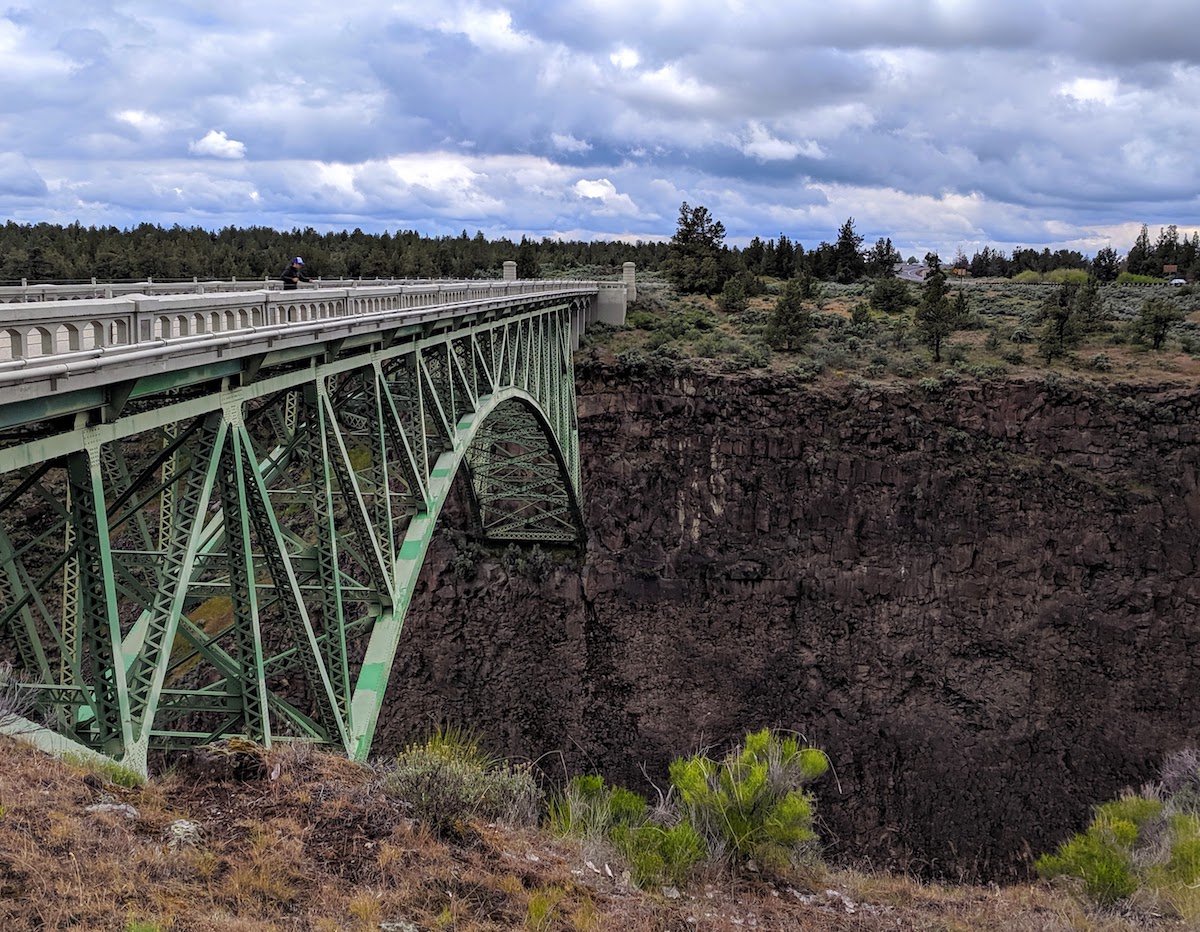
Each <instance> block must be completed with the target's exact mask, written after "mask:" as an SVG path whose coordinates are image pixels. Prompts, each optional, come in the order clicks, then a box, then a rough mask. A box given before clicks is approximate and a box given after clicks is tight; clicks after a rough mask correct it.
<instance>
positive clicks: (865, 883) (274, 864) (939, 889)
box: [0, 738, 1184, 932]
mask: <svg viewBox="0 0 1200 932" xmlns="http://www.w3.org/2000/svg"><path fill="white" fill-rule="evenodd" d="M0 759H2V760H3V763H2V764H0V929H3V930H6V932H8V930H12V932H20V930H26V929H28V930H33V929H38V930H67V929H70V930H81V932H82V930H86V932H106V930H114V932H167V930H170V932H218V930H220V932H266V930H277V929H287V930H322V932H326V930H327V932H333V930H379V929H381V928H388V927H389V925H388V924H391V925H390V927H391V928H397V929H399V928H406V926H404V925H402V923H408V924H411V925H410V926H408V927H411V928H416V929H419V930H442V929H445V930H461V932H484V930H509V929H526V930H545V932H561V930H578V932H592V930H630V932H651V930H666V929H680V930H682V929H699V930H706V932H723V930H744V929H747V928H757V929H776V930H795V932H818V930H821V932H824V930H833V929H837V930H862V932H874V930H884V929H891V930H895V929H902V930H930V932H933V930H938V932H955V930H974V929H985V930H986V929H995V930H1001V929H1003V930H1015V932H1035V930H1037V932H1055V930H1063V932H1065V930H1075V932H1080V930H1095V932H1132V930H1135V929H1163V930H1165V929H1173V928H1184V926H1183V925H1182V924H1179V923H1175V924H1172V923H1170V922H1168V921H1167V920H1160V919H1154V918H1153V917H1150V916H1147V915H1142V916H1137V917H1132V916H1126V917H1123V916H1120V915H1116V914H1102V913H1096V912H1089V911H1087V910H1086V909H1085V908H1084V907H1083V906H1081V905H1080V904H1079V903H1078V902H1076V901H1075V900H1074V899H1072V898H1071V896H1070V895H1069V894H1068V893H1066V892H1062V891H1059V890H1057V889H1054V888H1052V887H1050V886H1048V885H1045V884H1039V885H1029V886H1013V887H1006V888H996V887H981V886H938V885H933V884H924V883H920V882H918V881H916V880H913V879H911V878H908V877H904V876H896V875H893V874H889V873H886V872H881V871H863V870H850V869H838V870H833V869H830V870H828V871H824V872H817V873H810V874H809V875H807V876H799V875H797V876H795V877H793V878H791V879H790V880H789V881H787V882H776V883H775V884H773V885H772V884H771V883H768V882H766V881H763V880H755V879H751V880H744V879H735V878H730V877H728V876H722V875H720V874H713V875H710V876H708V877H705V878H701V879H700V880H698V881H697V882H696V883H695V884H694V885H693V887H692V888H690V889H687V890H684V891H682V892H681V894H680V895H679V896H678V897H677V898H674V897H672V898H668V897H666V896H664V895H662V893H661V891H636V890H630V889H629V887H628V885H627V884H626V883H624V882H623V881H622V868H621V865H619V864H609V863H606V862H605V861H600V862H596V861H594V860H592V854H593V853H592V852H587V851H585V850H584V849H583V848H582V847H581V846H577V845H573V844H572V843H570V842H564V841H555V840H553V839H551V838H549V837H548V836H546V835H544V834H542V833H539V832H537V831H534V830H517V829H508V828H502V827H499V826H496V825H476V826H474V830H473V831H472V832H470V833H469V837H468V838H465V839H464V840H462V841H461V842H460V843H458V844H455V845H449V844H445V843H443V842H441V841H439V840H437V839H436V838H435V837H434V836H433V835H432V834H431V833H430V832H428V831H426V830H424V829H423V828H422V827H421V826H420V825H417V824H415V823H414V822H412V821H411V820H410V819H409V818H408V817H407V815H406V812H405V808H404V806H403V804H402V803H401V802H399V801H397V800H394V799H391V798H389V797H388V796H387V795H386V794H385V793H384V792H383V790H382V788H381V782H382V781H381V780H380V778H379V776H378V774H376V773H374V772H372V771H371V770H369V769H367V768H363V767H359V766H357V765H354V764H352V763H349V762H347V761H345V760H343V759H340V758H337V757H331V756H328V755H325V754H321V753H316V752H313V751H311V750H309V749H307V748H304V747H286V746H285V747H282V748H279V749H277V750H273V751H271V752H267V753H265V754H264V753H259V752H255V751H252V750H241V751H237V752H235V753H229V754H226V755H197V756H196V757H195V758H194V759H191V760H185V761H181V762H180V763H179V765H178V766H177V767H176V769H174V770H173V771H172V772H170V773H168V774H167V775H165V776H163V777H161V778H157V779H154V780H152V781H150V782H149V783H148V784H147V785H146V786H143V787H138V788H124V787H120V786H116V785H114V784H111V783H106V782H105V781H104V779H103V778H102V777H100V776H98V775H96V774H94V773H90V772H88V771H87V770H84V769H80V768H79V767H77V766H74V765H71V764H67V763H64V762H61V761H57V760H53V759H50V758H47V757H45V756H43V755H42V754H40V753H39V752H36V751H34V750H32V749H31V748H28V747H26V746H24V745H22V744H19V743H17V742H15V741H13V740H12V739H9V738H0ZM97 803H109V804H111V805H110V807H109V808H108V809H107V810H102V811H101V810H97V811H91V812H89V811H88V807H90V806H94V805H95V804H97ZM112 805H116V806H121V805H126V806H129V807H132V809H120V808H116V809H114V808H111V806H112ZM178 819H187V820H189V821H191V822H193V823H195V824H196V825H197V826H198V828H199V831H198V832H197V833H195V834H194V835H193V836H190V837H189V838H187V839H186V840H185V841H182V842H180V843H178V844H171V843H170V839H171V838H172V833H171V826H172V823H174V822H175V821H176V820H178ZM589 860H592V865H594V869H593V867H592V866H589V865H588V861H589ZM610 870H611V876H610Z"/></svg>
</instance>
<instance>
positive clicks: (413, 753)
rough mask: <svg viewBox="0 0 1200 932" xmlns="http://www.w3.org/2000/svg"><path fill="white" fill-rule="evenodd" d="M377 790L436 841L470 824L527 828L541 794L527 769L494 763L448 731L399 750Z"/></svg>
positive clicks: (465, 736) (461, 735) (466, 739)
mask: <svg viewBox="0 0 1200 932" xmlns="http://www.w3.org/2000/svg"><path fill="white" fill-rule="evenodd" d="M383 786H384V790H385V791H386V792H387V793H390V794H391V795H393V796H396V797H398V798H400V799H403V800H404V801H406V802H407V803H409V805H411V806H412V812H413V817H414V818H415V819H417V820H418V821H420V822H422V823H424V824H426V825H428V826H429V828H430V829H431V830H432V831H433V832H434V833H435V834H437V835H439V836H442V837H455V836H460V835H461V834H462V833H463V831H464V829H465V828H466V826H467V824H468V823H469V822H471V821H472V820H483V821H487V822H505V823H508V824H513V825H530V824H533V823H534V822H535V821H536V819H537V811H538V806H539V804H540V802H541V796H542V793H541V790H540V789H539V788H538V785H537V782H536V781H535V780H534V778H533V773H532V768H531V767H529V766H528V765H526V764H511V763H508V762H505V761H498V760H496V759H495V758H493V757H492V756H491V755H489V754H487V753H485V752H484V751H482V750H481V749H480V747H479V745H478V742H477V741H476V740H475V739H474V738H473V737H471V736H470V735H469V734H467V733H465V732H462V731H458V730H453V729H450V730H445V729H443V730H439V731H437V732H435V733H434V734H433V735H431V736H430V737H429V738H427V739H426V740H425V741H423V742H420V743H417V744H410V745H409V746H408V747H406V748H405V749H404V750H403V751H401V752H400V753H399V754H398V755H397V756H396V761H395V765H394V767H393V769H392V770H391V772H390V773H388V774H387V776H386V777H385V779H384V783H383Z"/></svg>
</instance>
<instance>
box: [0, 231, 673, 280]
mask: <svg viewBox="0 0 1200 932" xmlns="http://www.w3.org/2000/svg"><path fill="white" fill-rule="evenodd" d="M666 251H667V245H666V244H665V243H654V242H637V243H625V242H580V241H567V240H554V239H550V238H548V237H547V238H544V239H541V240H532V239H529V238H527V237H522V238H521V241H520V242H519V243H514V242H513V241H512V240H510V239H506V238H500V239H494V240H489V239H487V238H485V237H484V235H483V233H482V232H477V233H476V234H475V235H474V236H469V235H468V234H467V231H466V230H464V231H463V232H462V233H461V234H460V235H458V236H424V235H422V234H420V233H418V232H416V231H414V230H402V231H397V232H395V233H388V232H384V233H364V232H363V231H362V230H357V229H356V230H354V231H353V232H348V231H344V230H343V231H341V232H337V233H318V232H317V231H316V230H314V229H312V228H311V227H309V228H306V229H304V230H299V229H294V230H290V231H279V230H274V229H271V228H270V227H262V226H252V227H247V228H244V229H239V228H237V227H232V226H231V227H225V228H223V229H221V230H217V231H209V230H205V229H202V228H200V227H181V226H178V225H176V226H172V227H169V228H167V227H161V226H157V225H155V224H150V223H143V224H139V225H138V226H136V227H134V228H132V229H124V230H121V229H117V228H116V227H112V226H110V227H84V226H82V225H80V224H78V223H73V224H70V225H68V226H60V225H57V224H50V223H38V224H18V223H15V222H13V221H11V220H10V221H8V222H7V223H6V224H4V226H3V227H0V282H5V283H10V284H11V283H19V282H20V281H21V279H26V280H28V281H30V282H34V281H36V282H71V281H89V280H90V279H92V278H96V279H99V280H101V281H145V280H146V279H154V280H156V281H169V280H180V279H183V280H187V279H191V278H193V277H195V278H199V279H200V280H202V281H203V280H226V281H227V280H230V279H233V278H238V279H242V280H252V279H261V278H264V277H269V278H275V277H276V276H277V275H279V274H280V273H281V271H282V269H283V268H284V266H286V265H287V263H288V262H289V260H290V259H291V258H292V257H293V256H301V257H303V259H304V263H305V268H306V270H307V271H308V273H309V274H310V275H311V276H312V277H314V278H316V277H318V276H319V277H321V278H455V279H467V278H499V277H500V275H501V273H502V271H503V265H504V262H506V261H508V260H514V261H516V263H517V274H518V277H520V278H537V277H541V276H542V275H554V274H555V273H556V272H559V271H562V272H566V271H570V270H577V269H594V270H595V271H596V273H597V274H609V273H613V272H619V271H620V269H621V265H622V264H623V263H625V262H635V263H637V265H638V266H639V267H641V268H651V269H654V268H657V267H658V266H659V264H660V262H661V261H662V259H663V257H664V256H665V255H666Z"/></svg>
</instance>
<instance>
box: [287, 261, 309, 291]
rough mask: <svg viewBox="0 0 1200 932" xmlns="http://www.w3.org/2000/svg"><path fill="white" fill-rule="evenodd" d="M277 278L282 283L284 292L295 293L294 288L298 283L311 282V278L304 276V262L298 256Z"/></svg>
mask: <svg viewBox="0 0 1200 932" xmlns="http://www.w3.org/2000/svg"><path fill="white" fill-rule="evenodd" d="M279 278H280V280H281V281H282V282H283V290H284V291H295V290H296V286H297V285H298V284H299V283H300V282H310V281H312V279H311V278H309V277H308V276H307V275H305V274H304V260H303V259H301V258H300V257H299V256H296V258H295V259H293V260H292V261H291V262H290V263H289V264H288V267H287V268H286V269H284V270H283V274H282V275H280V276H279Z"/></svg>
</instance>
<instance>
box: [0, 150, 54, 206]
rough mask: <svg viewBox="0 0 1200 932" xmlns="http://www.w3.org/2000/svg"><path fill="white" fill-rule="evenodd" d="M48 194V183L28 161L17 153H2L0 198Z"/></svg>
mask: <svg viewBox="0 0 1200 932" xmlns="http://www.w3.org/2000/svg"><path fill="white" fill-rule="evenodd" d="M48 192H49V189H48V188H47V187H46V182H45V181H44V180H43V178H42V176H41V175H39V174H38V172H37V169H35V168H34V167H33V166H32V165H30V164H29V161H28V159H26V158H24V157H23V156H21V155H19V154H17V153H16V152H0V196H5V195H7V196H11V197H20V198H28V197H42V196H44V195H45V194H47V193H48Z"/></svg>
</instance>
